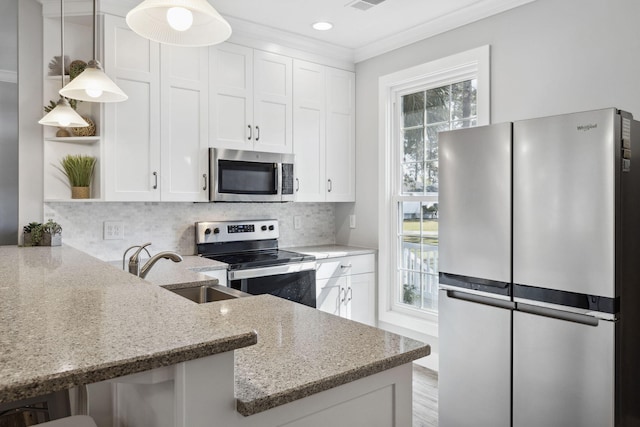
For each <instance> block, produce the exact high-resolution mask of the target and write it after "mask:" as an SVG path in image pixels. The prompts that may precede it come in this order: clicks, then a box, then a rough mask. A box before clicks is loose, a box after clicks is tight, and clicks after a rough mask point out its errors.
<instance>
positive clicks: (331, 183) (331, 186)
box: [327, 179, 333, 193]
mask: <svg viewBox="0 0 640 427" xmlns="http://www.w3.org/2000/svg"><path fill="white" fill-rule="evenodd" d="M327 181H329V190H328V191H329V193H331V190H333V182H331V180H330V179H328V180H327Z"/></svg>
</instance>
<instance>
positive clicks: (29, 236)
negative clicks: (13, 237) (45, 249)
mask: <svg viewBox="0 0 640 427" xmlns="http://www.w3.org/2000/svg"><path fill="white" fill-rule="evenodd" d="M22 231H23V232H24V233H23V234H24V246H60V245H62V227H61V226H60V224H58V223H57V222H55V221H53V220H52V219H50V220H49V221H47V222H45V223H44V224H41V223H39V222H30V223H29V224H27V225H25V226H24V227H23V229H22Z"/></svg>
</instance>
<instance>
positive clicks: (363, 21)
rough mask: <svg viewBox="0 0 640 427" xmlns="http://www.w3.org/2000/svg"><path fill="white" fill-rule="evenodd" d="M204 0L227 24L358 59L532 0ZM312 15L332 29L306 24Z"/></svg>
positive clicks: (311, 22)
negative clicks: (300, 39)
mask: <svg viewBox="0 0 640 427" xmlns="http://www.w3.org/2000/svg"><path fill="white" fill-rule="evenodd" d="M209 1H210V3H211V4H212V5H213V6H214V7H215V8H216V9H217V10H218V12H220V13H221V14H222V15H224V16H225V17H229V18H230V21H231V23H232V26H233V21H235V20H241V21H247V22H251V23H255V24H260V25H262V26H266V27H271V28H275V29H279V30H282V31H286V32H288V33H293V34H296V35H299V36H304V37H305V38H311V39H314V40H317V41H320V42H324V43H328V44H331V45H334V46H338V47H341V48H346V49H349V50H351V51H352V52H353V55H354V59H355V61H356V62H358V61H360V60H363V59H366V58H369V57H372V56H375V55H379V54H380V53H384V52H385V51H389V50H392V49H396V48H398V47H401V46H403V45H406V44H409V43H412V42H415V41H417V40H421V39H424V38H426V37H430V36H432V35H435V34H438V33H441V32H444V31H448V30H450V29H453V28H456V27H459V26H461V25H465V24H468V23H470V22H473V21H477V20H479V19H482V18H485V17H488V16H491V15H494V14H497V13H500V12H503V11H505V10H508V9H511V8H513V7H517V6H520V5H522V4H525V3H529V2H530V1H534V0H383V1H382V2H381V3H380V4H378V5H376V6H373V7H371V8H370V9H368V10H366V11H363V10H360V9H356V8H354V7H352V6H351V5H352V4H353V3H359V4H360V5H363V4H362V1H363V0H209ZM364 1H365V2H370V3H377V2H379V1H380V0H364ZM364 6H368V4H365V5H364ZM231 18H234V19H231ZM317 21H328V22H331V23H332V24H333V29H331V30H329V31H317V30H314V29H312V28H311V25H312V24H313V23H314V22H317Z"/></svg>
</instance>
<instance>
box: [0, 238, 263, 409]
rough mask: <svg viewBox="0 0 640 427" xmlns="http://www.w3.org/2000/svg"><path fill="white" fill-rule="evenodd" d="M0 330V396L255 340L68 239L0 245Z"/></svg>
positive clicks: (34, 392)
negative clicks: (79, 248)
mask: <svg viewBox="0 0 640 427" xmlns="http://www.w3.org/2000/svg"><path fill="white" fill-rule="evenodd" d="M196 307H197V305H196ZM0 331H2V333H0V403H2V402H9V401H13V400H18V399H23V398H29V397H34V396H38V395H42V394H46V393H49V392H52V391H57V390H64V389H67V388H69V387H72V386H74V385H78V384H87V383H92V382H97V381H102V380H106V379H110V378H115V377H119V376H122V375H128V374H132V373H136V372H142V371H146V370H149V369H153V368H157V367H161V366H167V365H173V364H176V363H179V362H184V361H187V360H192V359H196V358H200V357H204V356H207V355H210V354H216V353H221V352H226V351H231V350H234V349H237V348H240V347H243V346H247V345H253V344H255V343H256V342H257V336H256V333H255V331H254V330H253V329H252V328H250V327H247V326H246V324H239V323H236V322H231V321H228V320H227V319H226V318H225V317H224V316H223V315H221V314H220V313H219V312H216V311H213V310H198V309H194V304H193V303H192V302H191V301H188V300H186V299H184V298H182V297H180V296H178V295H176V294H174V293H173V292H169V291H167V290H165V289H162V288H160V287H158V286H154V285H152V284H150V283H148V282H145V281H143V280H141V279H139V278H138V277H135V276H133V275H131V274H129V273H126V272H123V271H118V270H117V269H115V268H113V267H111V266H109V265H108V264H106V263H104V262H102V261H99V260H97V259H95V258H93V257H91V256H89V255H87V254H85V253H83V252H80V251H77V250H75V249H73V248H70V247H66V246H62V247H54V248H50V247H49V248H47V247H35V248H19V247H16V246H0Z"/></svg>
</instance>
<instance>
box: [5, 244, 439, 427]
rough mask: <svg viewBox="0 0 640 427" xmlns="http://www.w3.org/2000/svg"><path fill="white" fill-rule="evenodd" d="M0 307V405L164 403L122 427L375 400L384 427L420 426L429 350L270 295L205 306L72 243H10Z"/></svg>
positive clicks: (334, 410)
mask: <svg viewBox="0 0 640 427" xmlns="http://www.w3.org/2000/svg"><path fill="white" fill-rule="evenodd" d="M176 266H179V264H176ZM0 301H1V302H0V304H1V305H2V307H1V308H0V310H1V311H0V313H1V314H0V328H1V329H2V331H3V333H2V334H1V335H0V349H1V350H2V351H1V352H0V402H8V401H12V400H17V399H23V398H27V397H33V396H37V395H41V394H45V393H48V392H51V391H56V390H65V389H67V388H71V387H74V386H80V385H85V384H92V385H91V387H93V388H96V389H98V390H99V389H100V387H103V388H104V387H105V386H107V385H111V386H112V387H113V388H114V389H115V390H120V391H121V392H122V393H123V396H125V395H127V393H129V395H131V393H133V394H137V395H140V394H141V393H142V394H145V390H146V391H148V395H149V396H164V397H162V398H160V399H156V400H155V401H149V400H147V399H146V397H145V398H143V399H141V400H140V402H142V403H148V404H149V407H145V408H141V407H137V408H133V409H131V408H129V409H127V408H122V411H121V412H118V413H115V414H112V416H113V417H118V423H120V424H122V425H124V424H127V423H128V424H129V425H135V423H131V422H130V421H129V420H125V419H122V414H129V413H136V414H138V415H137V416H140V414H143V415H144V414H149V413H155V412H157V411H162V410H163V408H165V407H166V406H171V407H172V408H171V410H168V409H167V410H166V414H169V415H170V416H171V419H170V420H168V421H166V420H165V421H166V422H167V424H166V425H185V426H186V425H189V426H195V425H243V426H245V425H246V426H249V425H256V426H257V425H282V424H285V423H290V422H293V421H295V420H296V419H299V420H303V419H304V420H305V421H304V422H302V424H299V425H312V424H313V422H312V418H309V417H313V416H314V415H313V414H323V415H321V418H320V419H321V420H324V421H326V420H327V419H331V417H332V416H333V417H342V418H343V419H344V420H345V422H346V420H347V419H346V418H344V415H341V414H342V412H341V411H343V410H345V409H348V410H349V412H353V409H354V408H357V407H359V406H358V405H362V404H365V403H366V404H372V403H373V404H374V406H377V407H379V408H381V410H383V411H385V413H386V412H387V409H389V410H390V412H389V414H388V416H387V417H386V421H383V420H381V419H380V417H379V416H377V415H376V417H377V418H378V420H380V421H379V422H378V423H377V424H375V425H404V424H406V425H410V423H411V411H410V408H411V364H410V362H411V361H412V360H415V359H417V358H420V357H423V356H426V355H427V354H428V353H429V346H428V345H425V344H423V343H420V342H417V341H414V340H411V339H407V338H403V337H400V336H398V335H395V334H391V333H387V332H384V331H381V330H379V329H376V328H371V327H368V326H365V325H361V324H358V323H355V322H351V321H348V320H344V319H340V318H338V317H336V316H331V315H328V314H326V313H322V312H320V311H318V310H314V309H312V308H309V307H305V306H302V305H300V304H295V303H291V302H289V301H285V300H281V299H279V298H276V297H272V296H269V295H263V296H254V297H248V298H239V299H235V300H227V301H221V302H215V303H209V304H200V305H199V304H195V303H193V302H191V301H188V300H186V299H184V298H182V297H180V296H178V295H176V294H174V293H172V292H170V291H168V290H166V289H162V288H160V287H158V286H155V285H153V284H151V283H149V282H147V281H144V280H141V279H139V278H137V277H135V276H132V275H130V274H128V273H125V272H122V271H118V270H117V269H115V268H113V267H111V266H109V265H108V264H105V263H103V262H101V261H99V260H97V259H94V258H92V257H90V256H88V255H86V254H84V253H82V252H79V251H77V250H74V249H72V248H69V247H64V246H63V247H58V248H17V247H0ZM407 383H408V384H407ZM167 384H172V385H171V387H169V388H170V389H171V390H169V388H167ZM155 386H157V387H160V388H159V389H154V388H153V387H155ZM91 387H90V391H91ZM134 389H135V390H134ZM158 390H160V391H158ZM167 390H169V391H167ZM112 391H113V390H112ZM93 395H94V397H95V396H96V395H99V393H98V394H96V393H94V394H93ZM117 395H118V393H115V392H113V393H111V396H112V397H113V396H116V397H113V399H114V401H113V402H93V403H92V405H93V408H94V410H97V409H99V407H100V403H107V404H108V406H109V405H110V407H114V405H115V407H117V404H118V398H117ZM90 396H91V393H90ZM167 396H171V399H172V400H166V399H167ZM362 396H368V397H366V398H363V399H364V400H363V399H361V398H360V397H362ZM163 399H164V400H163ZM90 401H91V397H90ZM167 401H169V402H173V404H172V405H163V404H162V402H165V403H166V402H167ZM384 401H388V402H387V403H386V404H385V405H379V404H378V403H380V402H384ZM348 402H352V404H350V405H351V406H349V404H348ZM407 402H408V406H407ZM94 403H95V404H94ZM345 404H347V406H346V407H345V406H344V405H345ZM398 405H400V406H398ZM394 408H395V410H394ZM165 409H166V408H165ZM327 410H328V411H329V412H326V411H327ZM399 410H402V412H407V411H408V418H407V414H404V415H398V416H396V415H395V414H396V412H398V411H399ZM127 411H128V412H127ZM145 411H146V412H145ZM198 412H199V413H198ZM373 412H375V411H373ZM90 413H91V414H92V415H93V413H92V412H91V411H90ZM358 416H364V417H366V416H367V414H359V415H358ZM327 417H329V418H327ZM390 417H391V418H390ZM159 418H162V417H159ZM97 419H99V417H97ZM213 419H215V420H216V421H215V422H213V421H212V420H213ZM398 420H400V421H401V422H400V424H398V423H397V421H398ZM407 420H408V421H407ZM218 422H222V423H223V424H217V423H218ZM318 422H319V421H318ZM99 424H101V423H100V422H99ZM160 424H161V423H155V421H154V425H160ZM116 425H118V424H116ZM140 425H142V424H140ZM292 425H295V424H292Z"/></svg>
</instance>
